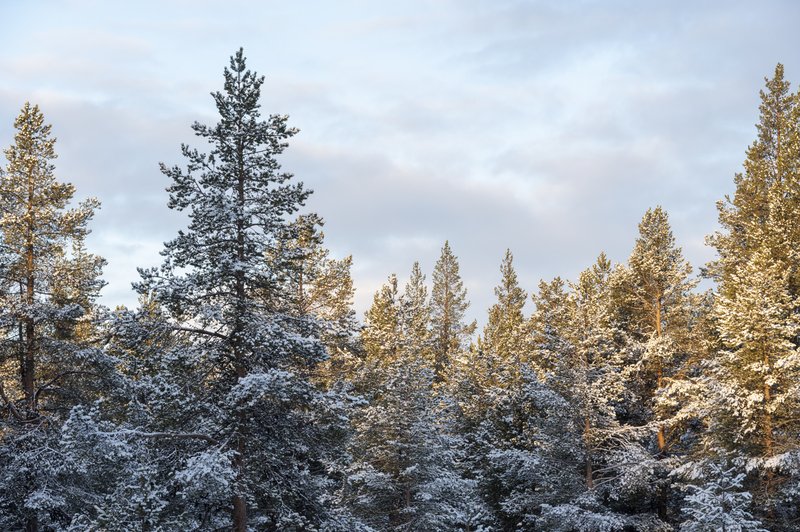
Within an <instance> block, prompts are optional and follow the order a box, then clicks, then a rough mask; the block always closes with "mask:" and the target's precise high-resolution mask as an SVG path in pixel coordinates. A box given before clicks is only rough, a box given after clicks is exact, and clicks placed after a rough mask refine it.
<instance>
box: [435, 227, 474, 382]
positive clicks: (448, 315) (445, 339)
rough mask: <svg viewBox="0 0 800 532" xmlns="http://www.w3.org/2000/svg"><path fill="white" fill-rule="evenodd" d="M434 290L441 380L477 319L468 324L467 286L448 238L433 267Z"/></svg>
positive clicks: (437, 356) (437, 349)
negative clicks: (466, 320) (466, 315)
mask: <svg viewBox="0 0 800 532" xmlns="http://www.w3.org/2000/svg"><path fill="white" fill-rule="evenodd" d="M432 281H433V288H432V290H431V330H432V333H433V345H434V356H435V358H436V367H435V370H436V375H437V379H439V380H441V379H442V378H443V376H444V374H445V373H446V372H447V368H448V366H449V365H450V362H451V359H452V358H453V357H454V356H455V355H456V353H458V351H459V350H461V349H463V348H464V347H465V344H466V341H467V340H468V339H469V337H470V336H471V335H472V333H473V332H475V328H476V326H477V324H476V323H475V322H472V323H469V324H468V323H465V322H464V314H465V312H466V311H467V309H468V308H469V301H468V300H467V289H466V288H465V287H464V282H463V281H462V280H461V274H460V273H459V265H458V259H457V258H456V256H455V255H454V254H453V251H452V250H451V249H450V242H448V241H446V242H445V243H444V246H443V247H442V253H441V255H440V256H439V260H437V261H436V265H435V266H434V268H433V276H432Z"/></svg>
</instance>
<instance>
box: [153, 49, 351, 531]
mask: <svg viewBox="0 0 800 532" xmlns="http://www.w3.org/2000/svg"><path fill="white" fill-rule="evenodd" d="M224 77H225V83H224V90H223V91H222V92H215V93H213V98H214V101H215V103H216V107H217V111H218V112H219V116H220V120H219V122H218V123H217V124H216V125H214V126H205V125H201V124H198V123H195V124H194V125H193V126H192V129H193V130H194V132H195V134H196V135H197V136H198V137H200V139H202V140H203V141H204V142H206V143H207V144H208V145H209V146H210V148H211V151H210V152H209V153H208V154H204V153H201V152H200V151H198V150H196V149H193V148H190V147H188V146H182V152H183V155H184V157H186V159H187V160H188V164H187V167H186V169H185V170H184V169H181V168H180V167H178V166H174V167H167V166H165V165H162V171H163V172H164V173H165V174H166V175H167V176H168V177H169V178H170V179H171V180H172V182H173V183H172V185H171V186H170V187H169V189H168V191H169V194H170V199H169V206H170V207H171V208H174V209H178V210H181V211H188V213H189V219H190V222H189V227H188V229H186V230H185V231H180V232H179V233H178V236H177V237H176V238H175V239H174V240H172V241H170V242H167V243H166V244H165V249H164V251H163V255H164V257H165V261H164V263H163V265H162V266H161V267H160V268H159V269H152V270H142V271H141V273H142V282H141V283H139V284H138V285H137V288H138V290H139V291H140V293H142V294H143V295H149V296H151V297H153V298H154V301H155V302H156V303H157V304H159V305H161V306H162V307H163V308H164V311H165V318H166V320H167V322H168V323H169V325H170V327H171V329H172V330H173V331H174V334H175V335H177V336H178V337H179V338H178V341H173V342H170V344H168V345H167V347H166V348H165V350H164V352H163V353H162V354H161V355H160V357H161V358H162V359H163V360H164V363H163V368H162V371H161V374H160V376H159V379H160V380H161V381H162V383H163V384H162V385H169V386H176V387H178V389H181V390H182V392H181V394H180V395H177V396H170V395H166V396H164V395H163V394H160V392H158V391H155V390H154V391H153V392H152V393H153V397H152V399H153V400H154V401H156V402H158V401H165V402H166V403H167V404H168V405H169V409H168V410H169V411H170V417H169V419H163V418H153V419H151V421H150V423H151V424H152V427H153V428H152V429H148V431H147V434H148V435H150V436H142V437H152V438H155V439H157V440H160V441H159V444H160V446H161V451H162V452H179V455H180V456H182V457H183V458H182V459H181V460H178V461H177V462H176V463H174V464H172V467H173V473H174V477H175V478H176V480H178V481H179V483H180V482H182V483H183V484H182V485H183V486H184V488H182V490H183V491H182V493H183V497H182V498H181V499H180V500H179V501H178V500H173V504H178V503H180V504H181V505H183V506H184V511H183V514H184V515H187V516H196V517H195V518H196V519H197V520H198V521H196V522H194V523H192V524H191V526H201V527H206V526H212V527H213V526H221V524H222V523H224V522H225V519H226V517H225V516H226V514H227V515H229V516H230V520H231V521H232V527H233V529H234V530H246V529H247V528H248V527H256V528H284V529H287V528H293V527H294V528H303V527H311V526H319V525H320V523H322V522H324V521H326V519H328V518H329V517H330V512H328V510H327V508H326V503H325V500H326V499H325V497H326V495H325V489H324V488H325V487H326V486H327V485H329V483H330V479H327V477H326V475H325V464H326V463H328V462H329V461H330V460H334V459H335V458H334V457H335V455H337V454H338V453H337V451H336V449H337V445H338V443H337V442H338V438H340V436H341V435H342V434H343V433H344V431H345V429H346V422H344V421H343V420H342V416H343V415H344V413H343V412H341V411H340V406H337V405H338V403H335V402H332V401H331V400H330V399H329V397H328V395H326V394H323V393H321V392H320V391H319V390H318V389H316V388H315V387H314V386H313V385H312V384H311V383H310V382H309V378H310V374H311V372H312V371H313V368H314V367H315V366H316V365H317V364H318V363H319V362H320V361H322V360H324V359H325V357H326V353H325V348H324V345H323V343H322V342H321V341H320V339H319V336H318V335H315V334H314V331H315V330H316V329H315V327H314V326H313V323H311V318H309V317H308V316H305V315H302V316H298V315H297V313H296V312H295V310H296V309H294V308H291V306H289V308H287V301H290V300H291V299H292V297H296V296H297V292H291V291H290V292H288V293H287V288H286V284H285V282H284V281H285V280H286V278H287V272H286V270H285V269H284V265H285V264H286V263H287V262H289V263H291V262H292V261H293V260H295V259H296V257H295V256H294V255H293V254H292V255H289V256H286V257H276V252H277V250H279V249H280V245H281V244H282V242H285V240H286V235H287V234H291V232H292V230H293V227H292V225H291V219H290V217H291V216H292V215H293V214H294V213H296V212H297V210H298V209H299V208H300V207H301V206H302V205H303V204H304V202H305V201H306V199H307V198H308V196H309V194H310V191H308V190H306V189H305V188H303V185H302V184H301V183H295V182H292V177H293V176H292V175H291V174H289V173H286V172H282V171H281V168H280V164H279V162H278V160H277V157H278V156H279V155H280V154H281V153H282V152H283V151H284V149H285V148H286V147H287V140H288V139H289V138H290V137H292V136H293V135H294V134H295V132H296V130H295V129H293V128H290V127H289V126H288V125H287V117H286V116H281V115H271V116H269V117H268V118H267V119H262V118H261V114H260V103H259V100H260V96H261V86H262V84H263V81H264V78H263V77H259V76H257V75H256V74H255V73H253V72H251V71H250V70H248V69H247V67H246V62H245V58H244V55H243V52H242V50H241V49H240V50H239V51H238V52H236V54H235V55H234V56H233V57H232V58H231V62H230V68H226V69H225V71H224ZM159 395H161V396H160V397H159ZM150 408H151V409H154V410H158V409H163V408H165V406H162V405H159V406H158V407H156V406H153V407H150ZM345 419H346V418H345ZM162 427H163V428H162ZM140 432H142V433H143V431H140ZM178 449H180V451H178ZM203 516H205V517H203ZM201 520H202V521H201ZM229 522H230V521H229Z"/></svg>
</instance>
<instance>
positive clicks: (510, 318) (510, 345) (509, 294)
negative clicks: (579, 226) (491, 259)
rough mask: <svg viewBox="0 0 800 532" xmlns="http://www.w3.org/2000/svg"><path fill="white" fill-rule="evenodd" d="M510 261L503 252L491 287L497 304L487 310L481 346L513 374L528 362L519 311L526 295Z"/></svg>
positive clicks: (524, 323)
mask: <svg viewBox="0 0 800 532" xmlns="http://www.w3.org/2000/svg"><path fill="white" fill-rule="evenodd" d="M513 261H514V257H513V255H512V254H511V250H506V254H505V256H504V257H503V262H502V264H501V265H500V273H501V275H502V277H501V280H500V284H499V285H498V286H497V287H495V289H494V293H495V295H496V296H497V303H495V304H494V305H492V307H491V308H490V309H489V320H488V323H487V324H486V327H485V328H484V331H483V339H482V345H483V348H484V349H485V350H488V351H490V352H492V353H493V354H495V355H496V356H497V357H499V358H500V360H502V361H503V362H504V363H505V364H507V365H508V366H509V370H510V371H511V373H512V374H513V373H514V372H516V371H518V368H519V365H520V363H521V362H522V361H525V360H526V359H527V358H528V351H529V330H528V326H529V324H528V322H527V320H526V319H525V316H524V314H523V313H522V310H523V308H524V306H525V300H526V299H527V297H528V295H527V294H526V293H525V291H524V290H523V289H522V288H520V287H519V283H518V282H517V272H516V271H515V270H514V263H513Z"/></svg>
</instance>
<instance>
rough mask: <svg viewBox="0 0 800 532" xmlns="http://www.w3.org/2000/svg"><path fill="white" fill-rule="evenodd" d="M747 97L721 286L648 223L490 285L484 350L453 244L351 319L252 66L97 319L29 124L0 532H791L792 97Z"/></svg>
mask: <svg viewBox="0 0 800 532" xmlns="http://www.w3.org/2000/svg"><path fill="white" fill-rule="evenodd" d="M766 74H768V76H767V78H765V84H764V85H763V88H762V91H761V93H760V98H761V104H760V107H759V115H760V117H759V119H758V123H757V124H756V128H755V129H754V130H753V138H752V143H751V144H750V146H749V148H747V150H746V152H745V153H743V157H742V160H743V166H742V167H741V172H740V173H737V174H735V175H731V178H732V179H733V181H734V184H735V193H733V194H732V195H729V196H724V195H723V193H722V192H720V201H719V202H718V204H717V210H718V216H719V230H718V231H717V232H715V233H713V234H710V235H708V236H707V239H706V242H707V245H708V246H710V247H711V248H712V249H713V250H714V253H715V255H714V256H715V258H714V260H713V261H712V262H710V263H708V264H695V265H690V264H689V263H688V262H687V260H686V259H685V258H684V255H683V252H682V250H681V243H680V242H677V241H676V238H675V237H674V236H673V232H672V229H671V227H670V219H669V215H668V213H667V212H666V210H665V209H663V208H662V207H660V206H658V205H642V206H641V212H642V213H643V216H642V218H641V223H640V224H639V226H638V236H637V237H636V239H635V241H632V242H630V255H629V258H628V259H627V261H626V262H624V263H621V264H616V263H613V262H612V261H611V260H609V258H607V256H606V255H605V254H602V253H601V254H600V255H599V256H598V257H597V260H596V261H595V262H594V263H593V264H587V265H584V266H585V269H584V270H583V271H582V273H580V274H579V275H578V276H577V278H573V279H567V278H560V277H556V278H555V279H546V280H542V281H541V282H540V283H539V284H538V286H521V285H520V282H519V280H518V276H517V272H516V271H515V265H514V256H513V254H512V251H511V250H508V251H507V252H506V253H505V255H504V256H502V257H498V262H499V271H490V272H485V275H486V276H487V278H488V277H490V278H491V279H493V280H496V288H495V289H494V293H495V295H496V302H495V303H494V304H493V305H492V306H491V308H489V309H488V315H487V316H486V319H485V326H483V327H482V328H478V326H477V324H476V322H474V321H472V320H470V319H468V316H469V313H468V308H469V305H470V294H468V293H467V289H466V286H465V283H464V282H463V280H462V278H461V275H460V272H459V268H460V265H459V260H458V256H457V253H458V249H454V248H452V247H451V245H450V243H449V242H447V241H445V242H442V243H441V255H440V257H439V259H438V261H437V262H436V263H435V265H434V267H433V268H432V270H430V271H426V270H425V269H424V268H422V267H421V266H420V264H419V263H414V264H398V265H397V269H398V270H397V273H391V274H390V272H386V273H387V274H389V275H388V277H387V278H386V282H385V284H384V285H383V286H382V287H381V288H380V289H379V290H378V291H377V292H376V293H375V294H374V298H373V300H372V304H371V306H370V308H369V310H368V311H367V312H366V314H365V316H364V319H363V320H359V319H357V315H356V312H355V310H354V308H353V297H354V290H355V288H356V287H355V286H354V282H353V280H352V278H351V267H352V265H353V259H352V257H336V256H332V253H330V252H329V250H328V249H327V248H326V244H325V240H324V235H323V232H322V225H323V216H324V214H325V213H319V214H315V213H313V202H312V201H311V199H313V197H314V196H313V195H312V193H311V190H309V189H308V188H306V187H304V185H303V183H302V181H301V179H302V176H297V177H295V176H294V175H293V174H292V173H291V169H290V168H286V167H284V165H283V163H282V161H281V155H282V154H283V152H284V151H285V150H291V144H292V137H293V136H294V135H295V133H296V132H297V130H296V129H295V125H296V126H298V127H300V126H302V125H303V124H293V123H292V122H291V121H290V120H289V119H288V117H287V116H285V115H282V114H269V113H272V112H273V111H280V110H273V109H271V108H269V103H268V102H265V101H262V98H261V91H262V84H263V83H264V77H262V76H261V75H259V74H257V73H256V72H255V71H253V70H251V66H250V65H249V64H247V63H246V58H245V56H244V53H243V51H242V50H241V49H240V50H239V51H238V52H235V53H234V55H233V56H232V57H231V59H230V63H229V64H228V65H227V67H225V68H224V78H223V79H222V80H221V88H220V89H219V90H218V92H214V93H212V97H213V102H212V101H209V102H208V104H209V107H210V108H213V107H214V106H215V108H216V114H217V115H218V118H217V121H216V122H215V123H211V124H203V123H198V122H195V123H194V124H192V125H191V130H192V132H193V134H194V138H193V140H192V136H191V132H189V131H188V127H187V141H189V142H188V143H187V144H186V145H182V146H181V152H182V155H183V157H182V159H181V160H174V161H167V162H164V163H161V172H162V173H163V174H164V183H165V186H167V187H168V188H167V189H166V193H163V191H161V190H156V191H153V193H154V194H159V193H161V194H163V202H164V203H165V204H166V205H165V207H164V208H165V209H167V208H168V209H173V210H175V211H179V212H181V213H183V214H184V215H185V216H186V218H185V219H186V224H185V226H184V228H183V229H182V230H180V231H178V232H177V234H175V235H174V237H173V238H172V239H171V240H169V241H167V242H166V243H164V244H163V250H162V251H161V257H162V262H161V264H160V265H158V266H157V267H146V266H149V265H142V266H143V267H142V268H140V269H139V274H140V277H139V280H138V281H137V282H136V283H135V284H134V290H135V291H136V293H137V294H138V305H137V306H136V307H135V308H128V307H127V306H123V305H118V306H113V303H112V304H111V305H106V304H105V303H106V302H105V301H104V304H100V302H99V301H98V297H99V293H100V290H101V289H102V287H103V286H104V280H103V268H104V266H105V265H106V260H105V259H104V258H103V257H101V256H99V255H98V254H95V253H93V251H92V249H89V247H88V246H87V240H86V238H87V235H88V234H89V233H90V231H91V230H92V223H93V220H92V219H93V215H94V213H95V211H96V210H97V209H98V208H99V205H100V201H99V200H97V199H88V200H85V201H83V202H76V201H73V197H74V196H75V194H76V190H75V187H74V186H73V185H71V184H69V183H68V182H64V181H62V179H61V178H60V176H59V172H58V169H57V167H56V165H55V159H56V156H57V153H58V145H57V144H56V142H55V136H54V134H53V131H52V130H51V125H50V123H49V122H48V119H47V118H46V111H47V109H44V108H42V109H40V107H39V106H38V105H36V103H35V102H31V103H25V104H24V106H23V107H22V108H21V111H20V112H19V114H18V117H17V119H16V120H15V122H14V123H13V135H14V137H13V143H12V144H11V145H10V146H7V147H4V148H5V150H4V154H5V159H4V161H2V165H0V206H1V208H2V211H1V213H0V214H2V217H0V237H1V238H2V241H1V244H0V333H1V334H0V530H8V531H16V530H24V531H28V532H34V531H56V530H58V531H61V530H70V531H86V530H92V531H192V530H195V531H213V530H235V531H245V530H253V531H260V530H266V531H270V530H278V531H331V532H332V531H341V532H351V531H352V532H357V531H472V532H478V531H484V532H486V531H562V532H571V531H581V532H590V531H597V532H611V531H642V532H657V531H664V532H666V531H673V530H674V531H687V532H689V531H692V532H694V531H698V532H699V531H722V530H724V531H729V532H733V531H762V530H765V531H766V530H769V531H794V530H800V93H799V92H793V89H792V87H790V83H789V82H788V81H787V80H786V79H785V78H784V69H783V66H782V65H781V64H778V65H777V66H776V67H775V69H774V71H773V72H770V73H766ZM210 89H213V87H209V90H210ZM212 103H213V105H212ZM11 126H12V124H2V125H1V126H0V127H3V128H8V129H11ZM186 126H189V124H186ZM55 127H56V129H57V128H58V124H55ZM154 162H156V161H154ZM734 170H735V169H734ZM100 199H102V198H100ZM710 208H712V209H713V206H710ZM367 223H369V222H368V221H367ZM598 245H600V246H602V243H600V244H598ZM702 280H705V281H704V285H707V286H708V287H710V288H708V289H706V290H703V289H701V288H700V287H699V286H698V284H699V283H700V282H701V281H702Z"/></svg>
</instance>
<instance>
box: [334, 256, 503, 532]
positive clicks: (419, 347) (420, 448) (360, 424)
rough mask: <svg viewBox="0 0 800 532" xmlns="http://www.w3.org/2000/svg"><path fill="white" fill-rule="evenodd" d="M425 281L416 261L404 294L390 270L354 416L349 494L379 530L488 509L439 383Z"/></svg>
mask: <svg viewBox="0 0 800 532" xmlns="http://www.w3.org/2000/svg"><path fill="white" fill-rule="evenodd" d="M423 282H424V277H423V276H422V273H421V271H420V269H419V265H418V264H416V263H415V264H414V267H413V269H412V273H411V278H410V280H409V282H408V283H407V284H406V286H405V289H404V291H403V294H402V295H399V296H398V292H397V278H396V276H394V275H392V276H390V277H389V281H388V282H387V283H386V284H385V285H384V286H383V287H382V288H381V289H379V290H378V291H377V292H376V294H375V297H374V300H373V305H372V307H370V309H369V311H368V312H367V323H366V326H365V328H364V331H363V333H362V334H363V336H364V344H365V348H366V350H367V355H368V367H367V369H368V370H369V371H370V372H371V373H372V377H371V378H370V380H369V383H368V384H369V385H368V386H367V387H365V388H366V389H365V390H364V395H365V396H367V397H368V398H369V400H370V404H369V405H368V406H366V407H365V408H364V409H363V410H361V411H360V412H358V413H357V414H356V415H355V416H354V417H355V419H354V425H355V428H356V435H355V437H354V440H353V444H352V447H351V453H352V455H353V465H352V467H351V469H350V474H349V475H348V478H347V484H346V486H345V489H344V492H343V499H344V500H345V501H346V502H347V503H348V504H349V506H350V507H351V508H352V509H353V511H354V513H355V514H356V515H358V516H359V517H361V518H362V519H363V520H364V521H365V522H366V523H368V524H369V525H370V526H373V527H375V528H376V529H378V530H441V531H445V530H482V529H483V528H482V527H483V526H484V525H485V524H486V523H488V522H489V520H490V518H489V515H488V512H487V511H486V509H485V508H484V507H483V504H482V503H481V501H480V499H479V497H478V496H477V491H476V489H475V482H474V481H471V480H467V479H465V478H463V476H462V475H461V471H460V468H459V462H460V461H461V458H460V455H459V450H460V449H462V448H463V446H461V445H458V442H457V441H456V440H457V436H456V435H455V434H454V433H453V432H452V423H451V422H450V420H449V419H450V418H449V416H448V411H447V409H446V408H445V403H444V402H443V401H442V400H441V398H440V397H439V396H438V395H437V394H436V393H435V391H434V377H435V373H434V370H433V363H434V361H433V360H432V359H431V357H429V356H428V353H429V351H428V345H429V344H428V337H429V332H428V329H427V321H428V320H427V315H428V301H427V298H426V290H425V289H424V284H423ZM370 361H371V362H370Z"/></svg>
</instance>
